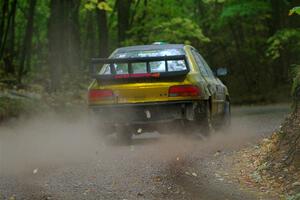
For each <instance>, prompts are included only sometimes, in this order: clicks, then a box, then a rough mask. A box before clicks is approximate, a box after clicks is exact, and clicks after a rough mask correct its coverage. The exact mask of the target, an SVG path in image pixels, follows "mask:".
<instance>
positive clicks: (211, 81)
mask: <svg viewBox="0 0 300 200" xmlns="http://www.w3.org/2000/svg"><path fill="white" fill-rule="evenodd" d="M192 54H193V56H194V58H195V61H196V63H197V65H198V67H199V70H200V72H201V74H202V76H203V77H204V79H205V80H206V82H207V87H208V89H209V91H210V93H211V98H212V114H213V115H216V114H218V113H222V112H223V110H224V100H225V90H224V88H223V86H222V85H221V84H220V82H219V81H218V80H217V79H216V78H215V76H214V74H213V72H212V71H211V69H210V67H209V66H208V64H207V63H206V61H205V60H204V59H203V57H202V56H201V55H200V54H199V52H198V51H197V50H196V49H194V48H193V49H192Z"/></svg>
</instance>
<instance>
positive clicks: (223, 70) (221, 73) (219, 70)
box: [216, 67, 228, 76]
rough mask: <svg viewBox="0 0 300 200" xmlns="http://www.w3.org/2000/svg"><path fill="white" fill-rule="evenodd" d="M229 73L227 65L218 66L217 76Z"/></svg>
mask: <svg viewBox="0 0 300 200" xmlns="http://www.w3.org/2000/svg"><path fill="white" fill-rule="evenodd" d="M227 73H228V71H227V68H226V67H221V68H218V69H217V71H216V75H217V76H226V75H227Z"/></svg>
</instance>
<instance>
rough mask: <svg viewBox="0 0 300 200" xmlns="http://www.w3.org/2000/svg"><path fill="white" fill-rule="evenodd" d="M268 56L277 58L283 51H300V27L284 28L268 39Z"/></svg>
mask: <svg viewBox="0 0 300 200" xmlns="http://www.w3.org/2000/svg"><path fill="white" fill-rule="evenodd" d="M267 43H268V45H269V46H268V48H267V51H266V52H267V56H268V57H270V58H271V59H272V60H275V59H277V58H279V57H280V56H281V53H282V52H283V51H294V52H295V53H297V52H300V29H283V30H280V31H277V32H276V33H275V34H274V35H273V36H272V37H270V38H269V39H268V41H267Z"/></svg>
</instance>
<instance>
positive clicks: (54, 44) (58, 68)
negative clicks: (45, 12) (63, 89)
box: [48, 0, 65, 92]
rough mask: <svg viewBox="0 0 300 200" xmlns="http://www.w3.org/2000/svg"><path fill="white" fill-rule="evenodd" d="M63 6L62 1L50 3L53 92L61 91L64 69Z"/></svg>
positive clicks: (50, 53)
mask: <svg viewBox="0 0 300 200" xmlns="http://www.w3.org/2000/svg"><path fill="white" fill-rule="evenodd" d="M63 12H64V9H63V5H62V1H61V0H51V2H50V18H49V30H48V42H49V45H48V46H49V62H48V63H49V67H50V78H51V88H50V89H51V91H52V92H54V91H56V90H58V89H59V87H60V83H61V74H62V67H63V60H64V58H63V55H62V49H63V48H65V47H64V46H63V44H62V42H63V38H62V35H61V33H62V32H63V31H64V27H63V22H62V20H63Z"/></svg>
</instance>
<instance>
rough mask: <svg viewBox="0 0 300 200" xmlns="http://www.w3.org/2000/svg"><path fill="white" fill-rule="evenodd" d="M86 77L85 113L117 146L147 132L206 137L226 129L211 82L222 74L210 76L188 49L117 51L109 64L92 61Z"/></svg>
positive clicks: (219, 89)
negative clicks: (166, 129) (88, 111)
mask: <svg viewBox="0 0 300 200" xmlns="http://www.w3.org/2000/svg"><path fill="white" fill-rule="evenodd" d="M90 71H91V74H92V76H93V79H94V80H93V81H92V83H91V85H90V86H89V88H88V105H89V108H90V109H91V110H92V111H93V112H94V113H95V114H96V115H98V116H100V118H99V123H100V124H102V125H103V126H102V127H103V130H102V131H103V132H104V131H105V132H107V133H113V132H114V133H117V135H118V137H119V138H121V139H123V140H130V139H131V137H132V135H133V134H134V133H141V132H143V131H144V130H147V129H149V128H151V127H152V128H153V127H154V128H158V129H159V127H161V126H166V125H169V126H170V130H171V131H172V130H174V129H176V130H179V129H177V127H178V126H181V127H183V129H181V130H184V131H183V132H184V134H187V133H189V132H199V133H201V134H204V135H205V134H206V135H208V134H209V132H210V130H212V129H217V128H222V127H226V126H228V125H229V123H230V97H229V93H228V90H227V87H226V86H225V85H224V84H223V83H222V82H221V81H220V79H219V78H217V76H221V75H225V74H226V73H227V71H226V69H225V68H220V69H218V70H216V73H213V71H212V70H211V69H210V67H209V66H208V64H207V63H206V61H205V60H204V59H203V57H202V56H201V55H200V53H199V52H198V51H197V50H196V49H195V48H194V47H192V46H190V45H183V44H152V45H140V46H129V47H122V48H118V49H116V50H115V51H114V52H113V53H112V54H111V56H110V57H109V58H93V59H92V60H91V69H90ZM174 127H176V128H174Z"/></svg>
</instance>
